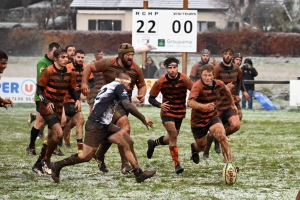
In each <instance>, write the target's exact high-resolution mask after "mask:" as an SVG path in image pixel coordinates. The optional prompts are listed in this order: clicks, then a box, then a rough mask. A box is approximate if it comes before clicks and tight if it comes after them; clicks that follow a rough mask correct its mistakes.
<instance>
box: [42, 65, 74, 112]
mask: <svg viewBox="0 0 300 200" xmlns="http://www.w3.org/2000/svg"><path fill="white" fill-rule="evenodd" d="M37 85H38V86H41V87H43V88H44V91H43V92H44V94H45V96H46V97H47V99H48V100H49V101H50V102H52V103H53V104H54V112H55V114H56V115H57V116H58V117H61V115H62V108H63V102H64V97H65V95H66V92H67V91H68V90H69V89H74V88H75V87H76V79H75V77H74V75H73V74H72V71H71V70H70V69H69V68H66V67H65V68H64V69H63V70H58V69H57V68H56V67H55V65H51V66H49V67H47V68H46V69H45V70H44V71H43V72H42V74H41V77H40V79H39V81H38V83H37ZM39 112H40V113H41V115H49V114H51V113H50V112H49V111H48V110H47V105H46V104H45V103H44V102H41V103H40V108H39Z"/></svg>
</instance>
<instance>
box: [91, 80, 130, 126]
mask: <svg viewBox="0 0 300 200" xmlns="http://www.w3.org/2000/svg"><path fill="white" fill-rule="evenodd" d="M128 98H129V97H128V94H127V89H126V87H125V86H124V85H123V84H121V83H119V82H116V81H114V82H111V83H109V84H106V85H104V86H103V87H102V88H101V89H100V91H99V93H98V94H97V96H96V99H95V102H94V106H93V110H92V113H91V115H90V116H89V120H91V121H94V122H99V123H101V124H106V125H108V124H110V123H111V120H112V117H113V114H114V112H115V106H116V105H117V104H118V103H120V101H122V100H124V99H128Z"/></svg>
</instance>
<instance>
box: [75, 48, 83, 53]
mask: <svg viewBox="0 0 300 200" xmlns="http://www.w3.org/2000/svg"><path fill="white" fill-rule="evenodd" d="M77 53H80V54H85V53H84V51H83V50H82V49H78V50H76V51H75V54H77Z"/></svg>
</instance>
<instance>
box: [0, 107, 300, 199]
mask: <svg viewBox="0 0 300 200" xmlns="http://www.w3.org/2000/svg"><path fill="white" fill-rule="evenodd" d="M33 106H34V104H30V105H29V104H28V105H16V107H15V108H13V109H11V108H9V110H7V111H5V110H4V109H2V110H1V116H0V121H1V125H0V127H1V128H0V134H1V137H0V138H1V139H0V151H1V154H0V159H1V162H0V170H1V173H0V180H1V181H2V184H0V199H249V200H250V199H251V200H252V199H280V200H282V199H287V200H289V199H295V197H296V195H297V193H298V191H299V189H300V188H299V180H300V179H299V177H300V172H299V160H300V143H299V111H298V110H290V111H289V110H278V111H272V112H270V111H264V110H244V112H243V114H244V119H243V121H242V124H241V129H240V130H239V131H238V132H237V133H235V134H233V135H232V136H231V137H230V145H231V150H232V155H233V162H234V164H235V165H236V166H239V167H240V173H239V175H238V180H237V182H236V184H234V185H233V186H228V185H225V184H224V183H223V182H222V168H223V166H224V162H223V158H222V156H221V155H218V154H216V153H215V152H214V151H213V149H212V151H211V157H210V159H208V160H205V161H203V160H202V159H201V161H200V163H199V164H198V165H196V164H194V163H193V162H192V161H191V160H190V143H192V142H193V137H192V135H191V132H190V125H189V118H190V110H188V114H187V118H186V119H185V120H184V121H183V124H182V128H181V133H180V135H179V142H178V144H179V156H180V161H181V164H182V166H183V167H184V168H185V171H184V173H183V174H181V175H176V174H175V173H174V167H173V162H172V159H171V156H170V153H169V150H168V148H167V147H166V146H159V147H157V148H156V150H155V152H154V155H153V158H152V159H150V160H149V159H148V158H147V156H146V151H147V143H146V142H147V140H148V139H150V138H151V139H156V138H158V137H159V136H161V135H164V134H165V130H164V128H163V126H162V124H161V120H160V116H159V110H158V109H157V108H149V107H138V109H139V110H140V111H142V113H143V114H144V115H146V116H147V117H149V118H150V119H152V120H153V121H154V123H155V128H154V129H152V130H149V131H147V129H146V128H145V127H144V126H143V125H142V124H141V123H140V122H139V121H138V120H137V119H135V118H133V117H130V121H131V127H132V134H131V135H132V138H133V139H134V141H135V150H136V154H137V156H138V161H139V163H140V166H141V167H142V168H143V169H156V170H157V174H156V175H155V176H154V177H153V178H151V179H149V180H146V181H145V182H143V183H141V184H138V183H136V182H135V179H134V176H133V175H122V174H121V172H120V158H119V155H118V152H117V148H116V146H115V145H114V146H112V148H111V149H110V150H109V152H108V153H107V157H106V164H107V167H108V168H109V170H110V172H109V173H107V174H103V173H100V172H99V170H98V168H97V164H96V162H95V161H93V160H92V161H90V162H89V163H83V164H79V165H76V166H70V167H66V168H64V169H63V170H62V172H61V183H60V184H55V183H54V182H53V180H52V179H51V177H50V176H47V175H44V176H37V175H35V174H34V173H33V172H32V171H31V167H32V165H33V163H34V162H35V160H36V158H37V157H35V156H28V155H27V154H26V152H25V149H26V147H27V145H28V142H29V132H30V129H31V127H29V126H27V123H26V121H27V113H28V112H32V111H34V107H33ZM83 109H84V113H85V116H87V112H88V111H87V110H88V108H87V105H84V107H83ZM71 140H72V141H71V142H72V148H71V149H66V148H64V147H63V148H62V151H63V152H64V153H65V154H66V156H69V155H71V154H72V153H74V152H76V142H75V136H74V131H73V133H72V136H71ZM41 144H42V140H37V152H39V151H40V148H41ZM66 156H65V157H66ZM201 157H202V156H201ZM62 158H64V157H57V156H53V157H52V160H53V161H56V160H60V159H62Z"/></svg>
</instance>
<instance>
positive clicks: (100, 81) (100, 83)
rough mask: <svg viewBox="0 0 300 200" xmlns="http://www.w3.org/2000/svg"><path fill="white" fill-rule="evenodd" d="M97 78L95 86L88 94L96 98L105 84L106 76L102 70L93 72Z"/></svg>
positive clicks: (95, 78)
mask: <svg viewBox="0 0 300 200" xmlns="http://www.w3.org/2000/svg"><path fill="white" fill-rule="evenodd" d="M92 74H93V76H94V80H95V86H94V87H92V88H91V91H90V93H89V94H88V95H87V98H88V99H90V98H96V96H97V94H98V92H99V91H100V89H101V88H102V86H103V85H104V77H103V73H102V72H92Z"/></svg>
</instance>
